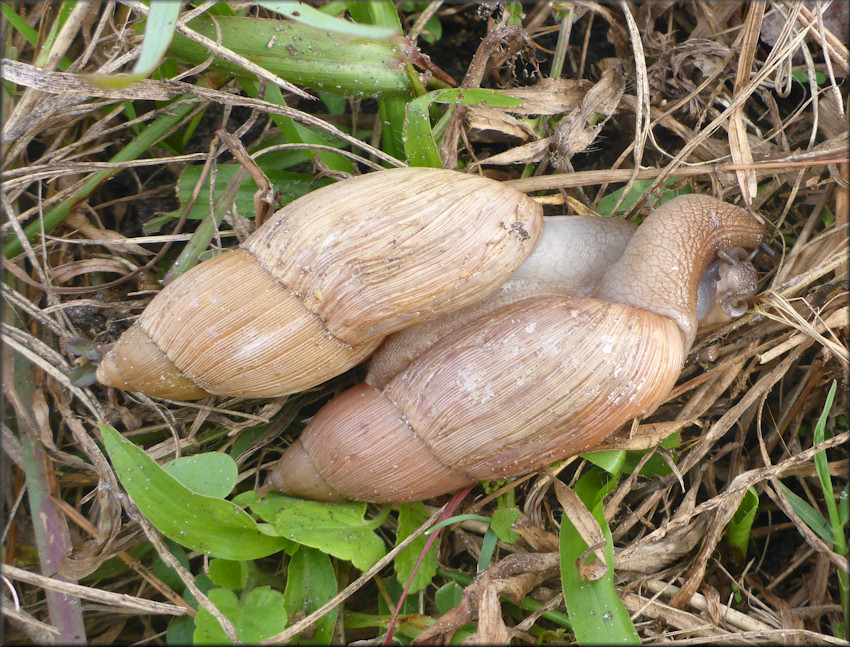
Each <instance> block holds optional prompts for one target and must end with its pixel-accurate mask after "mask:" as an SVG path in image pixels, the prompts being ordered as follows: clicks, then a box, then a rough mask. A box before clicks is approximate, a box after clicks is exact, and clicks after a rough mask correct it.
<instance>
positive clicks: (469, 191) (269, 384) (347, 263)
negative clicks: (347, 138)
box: [97, 168, 543, 400]
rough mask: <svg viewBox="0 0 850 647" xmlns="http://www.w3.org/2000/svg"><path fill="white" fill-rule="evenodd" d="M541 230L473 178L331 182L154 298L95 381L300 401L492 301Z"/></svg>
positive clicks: (428, 175) (529, 214) (506, 196)
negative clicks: (436, 319) (385, 348)
mask: <svg viewBox="0 0 850 647" xmlns="http://www.w3.org/2000/svg"><path fill="white" fill-rule="evenodd" d="M542 223H543V218H542V209H541V207H540V206H539V205H538V204H537V203H536V202H535V201H534V200H532V199H531V198H529V197H528V196H526V195H525V194H523V193H520V192H519V191H516V190H514V189H511V188H509V187H507V186H505V185H504V184H501V183H499V182H496V181H495V180H490V179H487V178H484V177H480V176H476V175H469V174H464V173H459V172H455V171H447V170H441V169H424V168H405V169H393V170H387V171H380V172H377V173H370V174H368V175H364V176H360V177H357V178H353V179H350V180H345V181H342V182H338V183H336V184H334V185H331V186H328V187H324V188H321V189H318V190H316V191H314V192H312V193H309V194H307V195H306V196H304V197H302V198H300V199H298V200H296V201H295V202H293V203H291V204H289V205H287V206H286V207H284V208H283V209H281V210H280V211H278V212H277V213H276V214H275V215H274V216H273V217H272V218H271V219H270V220H269V221H268V222H266V223H265V224H264V225H263V226H262V227H260V228H259V229H258V230H257V231H256V232H254V234H252V235H251V236H250V237H249V238H248V239H247V240H246V241H245V242H244V243H243V244H242V246H241V247H240V248H239V249H237V250H234V251H230V252H226V253H224V254H221V255H220V256H217V257H216V258H214V259H212V260H209V261H206V262H204V263H201V264H200V265H198V266H197V267H195V268H193V269H192V270H190V271H189V272H187V273H186V274H185V275H183V276H181V277H180V278H179V279H177V280H176V281H174V282H173V283H171V284H170V285H168V286H167V287H166V288H165V289H163V290H162V292H160V293H159V294H158V295H157V296H156V297H155V298H154V299H153V301H151V303H150V304H149V305H148V307H147V308H146V309H145V311H144V312H143V313H142V314H141V316H140V317H139V319H138V320H137V321H136V323H134V324H133V326H132V327H130V328H129V329H128V330H127V331H126V332H125V333H124V334H123V335H122V336H121V338H120V339H119V340H118V341H117V342H116V343H115V345H114V346H113V347H112V348H111V349H110V350H109V351H108V352H107V353H106V354H105V355H104V357H103V360H102V361H101V363H100V366H99V367H98V370H97V377H98V379H99V380H100V382H101V383H103V384H105V385H107V386H113V387H116V388H120V389H124V390H129V391H141V392H144V393H147V394H149V395H154V396H159V397H166V398H171V399H174V400H191V399H196V398H201V397H204V396H206V395H209V394H220V395H235V396H242V397H272V396H278V395H284V394H287V393H294V392H296V391H301V390H303V389H306V388H309V387H311V386H315V385H316V384H319V383H321V382H324V381H326V380H328V379H329V378H331V377H333V376H335V375H338V374H339V373H342V372H343V371H345V370H347V369H349V368H351V367H353V366H355V365H357V364H359V363H360V362H362V361H363V360H364V359H365V358H366V357H367V356H369V355H370V354H371V353H372V351H374V350H375V348H376V347H377V346H378V345H379V344H380V342H381V340H382V339H383V338H384V337H385V336H386V335H388V334H390V333H392V332H394V331H396V330H400V329H401V328H404V327H406V326H410V325H412V324H414V323H417V322H418V321H422V320H424V319H426V318H429V317H433V316H435V315H437V314H439V313H441V312H445V311H450V310H455V309H458V308H461V307H463V306H465V305H466V304H468V303H470V302H472V301H475V300H478V299H480V298H482V297H483V296H484V295H486V294H489V293H491V292H493V291H494V290H496V289H497V288H498V287H499V286H500V285H501V284H502V283H503V282H504V281H505V280H506V279H507V278H508V277H509V276H510V275H511V274H512V273H513V272H514V271H515V270H516V269H517V267H519V266H520V264H521V263H522V261H523V260H524V258H525V257H526V256H528V254H529V253H530V252H531V250H532V249H533V247H534V245H535V242H536V241H537V238H538V237H539V234H540V230H541V228H542Z"/></svg>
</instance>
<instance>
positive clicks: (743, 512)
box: [729, 488, 759, 559]
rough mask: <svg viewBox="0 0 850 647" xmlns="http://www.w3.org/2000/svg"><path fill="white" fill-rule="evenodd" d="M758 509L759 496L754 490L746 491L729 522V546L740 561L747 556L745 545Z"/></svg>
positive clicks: (748, 540) (748, 539)
mask: <svg viewBox="0 0 850 647" xmlns="http://www.w3.org/2000/svg"><path fill="white" fill-rule="evenodd" d="M758 507H759V496H758V494H757V493H756V491H755V489H753V488H749V489H747V493H746V494H745V495H744V498H743V499H742V500H741V505H739V506H738V509H737V510H736V511H735V514H734V515H732V520H731V521H730V522H729V544H730V545H732V546H733V547H734V548H735V549H736V550H737V551H738V554H739V556H740V558H741V559H744V558H745V557H746V555H747V545H748V544H749V543H750V530H751V529H752V527H753V521H754V520H755V518H756V511H757V510H758Z"/></svg>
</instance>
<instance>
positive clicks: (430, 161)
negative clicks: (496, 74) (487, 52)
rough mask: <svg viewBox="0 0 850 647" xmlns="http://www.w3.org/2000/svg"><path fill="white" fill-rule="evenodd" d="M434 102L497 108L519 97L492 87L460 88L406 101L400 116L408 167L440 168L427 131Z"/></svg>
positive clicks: (517, 102) (508, 105) (511, 105)
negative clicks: (405, 109) (401, 116)
mask: <svg viewBox="0 0 850 647" xmlns="http://www.w3.org/2000/svg"><path fill="white" fill-rule="evenodd" d="M434 103H460V104H464V105H488V106H494V107H497V108H514V107H516V106H518V105H520V104H521V103H522V99H518V98H516V97H511V96H508V95H506V94H500V93H499V92H496V91H494V90H483V89H462V88H453V89H450V90H435V91H434V92H429V93H428V94H426V95H424V96H421V97H419V98H418V99H414V100H413V101H411V102H409V103H408V104H407V111H406V115H405V119H404V134H403V135H402V141H403V142H404V150H405V153H406V154H407V159H408V162H409V163H410V165H411V166H433V167H435V168H441V167H442V165H443V164H442V162H441V161H440V152H439V149H438V146H437V142H436V141H435V140H434V135H433V132H432V131H431V118H430V113H429V108H430V107H431V105H432V104H434Z"/></svg>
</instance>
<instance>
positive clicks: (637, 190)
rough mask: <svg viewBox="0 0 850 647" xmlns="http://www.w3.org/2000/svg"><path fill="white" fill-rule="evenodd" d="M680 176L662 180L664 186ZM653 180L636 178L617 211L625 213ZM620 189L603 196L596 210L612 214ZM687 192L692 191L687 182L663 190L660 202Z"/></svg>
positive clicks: (606, 214)
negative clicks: (679, 186)
mask: <svg viewBox="0 0 850 647" xmlns="http://www.w3.org/2000/svg"><path fill="white" fill-rule="evenodd" d="M680 181H681V178H676V177H671V178H668V179H667V180H665V181H664V186H670V185H672V184H675V183H677V182H680ZM652 182H653V180H638V181H636V182H635V183H634V184H633V185H632V188H631V190H630V191H629V194H628V195H627V196H626V197H625V199H624V200H623V202H622V203H621V204H620V207H619V208H618V209H617V213H625V212H626V211H628V210H629V209H631V208H632V206H633V205H634V204H635V202H637V201H638V200H639V199H640V198H641V196H643V194H644V193H646V190H647V189H648V188H649V187H650V186H651V185H652ZM625 188H626V187H623V188H622V189H617V190H616V191H612V192H611V193H609V194H608V195H606V196H605V197H604V198H602V199H601V200H600V201H599V204H597V205H596V212H597V213H599V214H600V215H602V216H610V215H613V214H612V211H613V209H614V206H615V205H616V204H617V201H618V200H619V199H620V196H621V195H622V194H623V189H625ZM689 193H693V191H692V190H691V185H690V184H687V185H685V186H684V187H682V188H679V189H671V190H670V191H665V192H664V193H662V194H661V202H662V203H664V202H667V201H668V200H672V199H673V198H675V197H676V196H677V195H686V194H689Z"/></svg>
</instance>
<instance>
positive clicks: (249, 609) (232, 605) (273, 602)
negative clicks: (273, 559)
mask: <svg viewBox="0 0 850 647" xmlns="http://www.w3.org/2000/svg"><path fill="white" fill-rule="evenodd" d="M208 596H209V598H210V600H211V601H212V603H213V604H215V606H216V607H218V609H219V611H221V612H222V613H223V614H224V615H225V617H226V618H227V619H228V620H230V621H231V622H232V623H233V627H234V628H235V629H236V636H237V637H238V638H239V639H240V640H241V641H242V642H244V643H248V644H251V643H257V642H260V641H261V640H265V639H266V638H271V637H272V636H274V635H276V634H279V633H280V632H281V631H283V630H284V629H286V618H287V615H286V608H285V607H284V604H283V596H282V595H281V594H280V592H279V591H274V590H272V589H271V588H270V587H268V586H262V587H260V588H257V589H254V590H252V591H248V592H247V593H245V594H244V595H243V596H242V598H241V599H239V598H237V597H236V594H235V593H234V592H233V591H229V590H228V589H213V590H211V591H210V592H209V594H208ZM194 643H195V644H196V645H231V644H233V643H232V641H231V640H230V639H229V638H228V637H227V634H225V633H224V629H222V628H221V625H219V623H218V620H216V619H215V616H213V615H212V614H211V613H209V612H208V611H207V610H206V609H203V608H201V609H198V615H197V616H196V617H195V634H194Z"/></svg>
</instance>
